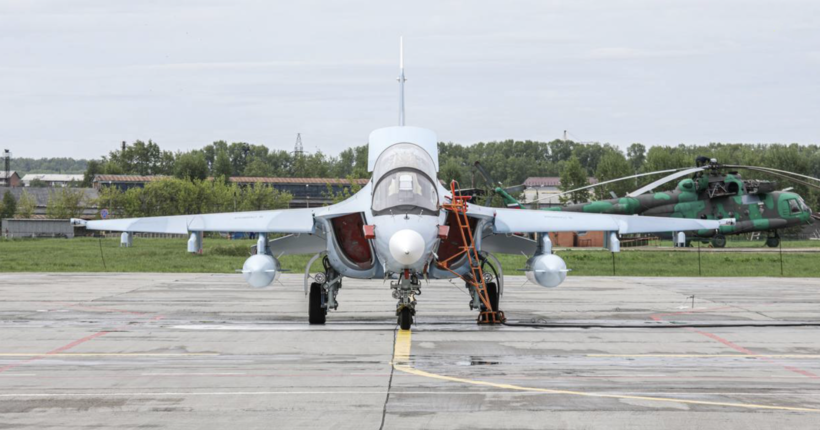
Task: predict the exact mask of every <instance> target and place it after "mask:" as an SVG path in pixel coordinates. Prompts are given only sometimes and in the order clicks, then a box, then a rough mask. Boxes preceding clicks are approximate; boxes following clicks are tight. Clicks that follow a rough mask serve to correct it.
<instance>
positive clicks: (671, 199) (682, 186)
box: [477, 157, 820, 248]
mask: <svg viewBox="0 0 820 430" xmlns="http://www.w3.org/2000/svg"><path fill="white" fill-rule="evenodd" d="M696 165H697V166H698V167H694V168H682V169H671V170H663V171H658V172H650V173H642V174H639V175H632V176H627V177H623V178H618V179H613V180H611V181H604V182H600V183H597V184H594V185H589V186H586V187H581V188H577V189H574V190H568V191H565V192H563V193H561V194H559V196H560V195H565V194H569V193H572V192H577V191H581V190H584V189H589V188H594V187H598V186H601V185H605V184H609V183H613V182H618V181H624V180H628V179H633V178H637V177H641V176H647V175H653V174H659V173H669V172H674V173H672V174H670V175H668V176H666V177H664V178H662V179H659V180H657V181H655V182H652V183H651V184H649V185H647V186H645V187H642V188H640V189H638V190H635V191H633V192H631V193H629V194H627V195H626V196H625V197H620V198H617V197H616V198H613V199H608V200H600V201H594V202H591V203H579V204H570V205H567V206H562V207H553V208H548V209H544V210H555V211H570V212H591V213H608V214H623V215H650V216H660V217H664V216H667V217H673V218H701V219H723V218H734V219H735V220H736V221H735V223H734V224H732V225H724V226H721V227H720V230H719V231H717V232H715V231H713V230H710V231H697V232H687V237H697V238H701V239H703V240H706V239H711V242H712V246H714V247H716V248H722V247H724V246H726V235H729V234H743V233H750V232H767V233H768V237H767V239H766V245H768V246H770V247H773V248H774V247H777V246H779V245H780V235H779V233H778V231H779V230H782V229H785V228H789V227H794V226H799V225H804V224H810V223H812V222H813V219H815V218H817V219H820V217H818V216H817V215H815V214H813V213H812V211H811V209H810V208H809V207H808V205H806V203H805V201H804V200H803V198H802V197H801V196H800V195H798V194H796V193H794V192H790V191H789V190H790V189H785V190H780V191H778V190H777V188H778V187H777V183H776V182H773V181H765V180H756V179H742V178H741V177H740V175H739V174H738V173H737V171H736V170H735V169H744V170H751V171H757V172H762V173H767V174H770V175H772V176H777V177H782V178H784V179H788V180H789V181H792V182H796V183H799V184H802V185H806V186H808V187H811V188H816V189H819V190H820V185H816V184H813V183H809V182H806V181H804V180H801V179H797V178H796V177H800V178H803V179H807V180H811V181H817V182H820V179H816V178H812V177H810V176H805V175H801V174H798V173H794V172H786V171H782V170H777V169H771V168H767V167H755V166H739V165H721V164H719V163H718V162H717V160H715V159H708V158H706V157H698V159H697V160H696ZM477 167H479V171H480V172H482V174H483V175H484V176H485V178H486V179H487V181H488V182H490V183H492V181H491V179H490V178H489V176H488V175H486V172H485V171H483V169H482V168H481V167H480V166H477ZM727 170H728V171H727ZM724 171H727V173H723V172H724ZM690 174H692V177H691V178H686V179H683V180H681V181H680V182H678V185H677V187H675V189H674V190H672V191H664V192H652V191H653V190H654V189H655V188H657V187H659V186H662V185H664V184H666V183H668V182H671V181H673V180H676V179H678V178H681V177H684V176H687V175H690ZM514 189H516V188H515V187H513V188H511V189H507V190H505V189H503V188H501V187H496V188H495V190H494V191H495V192H496V193H498V194H499V195H500V196H501V197H502V198H503V199H504V201H505V203H506V204H507V206H510V207H514V206H519V207H520V203H519V202H518V201H517V200H516V199H514V198H513V197H512V196H511V195H510V194H509V193H508V192H507V191H509V190H514ZM550 197H551V198H554V197H555V195H552V196H550ZM687 242H689V241H687Z"/></svg>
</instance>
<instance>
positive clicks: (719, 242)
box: [712, 234, 726, 248]
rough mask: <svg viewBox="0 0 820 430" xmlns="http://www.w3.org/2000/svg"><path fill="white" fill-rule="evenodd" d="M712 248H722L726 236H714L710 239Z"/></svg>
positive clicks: (724, 244)
mask: <svg viewBox="0 0 820 430" xmlns="http://www.w3.org/2000/svg"><path fill="white" fill-rule="evenodd" d="M712 246H714V247H715V248H724V247H725V246H726V236H724V235H722V234H716V235H715V236H714V237H712Z"/></svg>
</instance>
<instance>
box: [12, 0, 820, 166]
mask: <svg viewBox="0 0 820 430" xmlns="http://www.w3.org/2000/svg"><path fill="white" fill-rule="evenodd" d="M819 16H820V2H818V1H816V0H809V1H777V2H773V1H756V0H743V1H717V0H708V1H696V0H683V1H677V2H665V1H658V0H650V1H612V0H607V1H590V2H588V1H579V0H572V1H545V0H536V1H507V2H501V1H497V0H495V1H445V0H436V1H430V2H427V1H406V2H392V1H373V2H362V1H334V2H329V1H328V2H314V1H304V0H302V1H269V0H268V1H237V0H224V1H223V0H191V1H186V0H179V1H175V0H161V1H160V0H158V1H145V0H141V1H138V2H137V1H125V0H123V1H114V0H79V1H66V0H54V1H48V0H37V1H32V0H0V148H9V149H11V150H12V151H13V152H14V154H15V156H20V157H51V156H72V157H75V158H76V157H84V158H89V157H99V156H101V155H104V154H106V153H107V152H108V151H109V150H111V149H114V148H116V147H117V146H118V144H119V142H121V141H123V140H126V141H129V142H132V141H134V140H136V139H142V140H147V139H153V140H154V141H156V142H158V143H159V144H160V145H161V146H162V147H163V148H164V149H170V150H175V151H176V150H188V149H193V148H200V147H202V146H204V145H206V144H208V143H210V142H212V141H214V140H219V139H224V140H228V141H231V142H233V141H246V142H251V143H256V144H264V145H267V146H268V147H270V148H276V149H287V150H291V149H292V148H293V143H294V141H295V137H296V133H302V139H303V142H304V145H305V149H306V150H309V151H315V150H317V149H320V150H322V151H324V152H326V153H330V154H333V155H335V154H338V153H339V151H340V150H341V149H343V148H345V147H347V146H350V145H358V144H363V143H365V142H366V141H367V136H368V134H369V133H370V131H372V130H373V129H375V128H379V127H384V126H392V125H396V124H397V120H398V112H397V110H398V109H397V106H398V85H397V83H396V81H395V77H396V75H397V73H398V70H397V69H398V38H399V36H400V35H404V38H405V62H406V73H407V77H408V82H407V88H406V91H407V96H406V97H407V101H406V105H407V125H415V126H420V127H426V128H430V129H433V130H435V131H436V132H437V134H438V138H439V140H441V141H452V142H457V143H462V144H472V143H475V142H478V141H489V140H499V139H508V138H514V139H536V140H551V139H554V138H558V137H560V136H561V134H562V132H563V130H565V129H566V130H569V133H570V137H572V138H574V139H575V140H581V141H600V142H610V143H613V144H617V145H619V146H621V147H625V146H626V145H628V144H630V143H632V142H642V143H644V144H647V145H655V144H677V143H688V144H704V143H709V142H716V141H721V142H746V143H756V142H764V143H766V142H800V143H819V142H820V24H818V21H817V20H818V17H819Z"/></svg>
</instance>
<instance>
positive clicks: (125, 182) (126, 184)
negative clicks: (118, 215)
mask: <svg viewBox="0 0 820 430" xmlns="http://www.w3.org/2000/svg"><path fill="white" fill-rule="evenodd" d="M169 177H170V176H160V175H157V176H141V175H94V182H93V183H92V184H91V186H92V187H94V189H95V190H100V189H101V188H102V187H114V188H117V189H119V190H121V191H126V190H129V189H131V188H143V187H145V184H147V183H148V182H154V181H160V180H162V179H167V178H169Z"/></svg>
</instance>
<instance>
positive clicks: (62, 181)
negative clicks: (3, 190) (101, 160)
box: [23, 173, 83, 187]
mask: <svg viewBox="0 0 820 430" xmlns="http://www.w3.org/2000/svg"><path fill="white" fill-rule="evenodd" d="M35 179H38V180H40V181H43V182H45V183H46V185H48V186H49V187H67V186H69V185H72V184H79V183H80V182H82V181H83V175H57V174H52V173H29V174H27V175H26V176H23V185H24V186H26V187H29V186H31V181H33V180H35Z"/></svg>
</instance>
